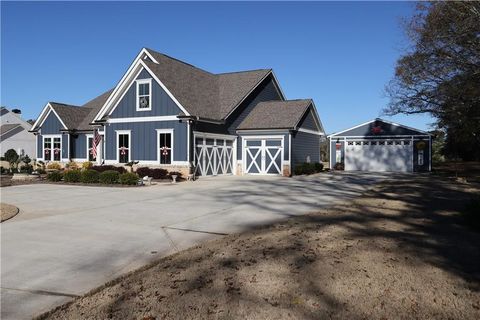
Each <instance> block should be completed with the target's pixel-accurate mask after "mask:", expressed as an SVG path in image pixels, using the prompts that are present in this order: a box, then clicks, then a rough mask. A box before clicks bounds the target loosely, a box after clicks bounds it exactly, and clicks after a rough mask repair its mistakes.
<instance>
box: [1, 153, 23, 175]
mask: <svg viewBox="0 0 480 320" xmlns="http://www.w3.org/2000/svg"><path fill="white" fill-rule="evenodd" d="M3 158H4V159H5V161H7V162H8V164H9V165H10V171H13V169H16V168H17V165H18V161H19V159H20V156H19V155H18V153H17V151H15V149H8V150H7V152H5V155H4V156H3Z"/></svg>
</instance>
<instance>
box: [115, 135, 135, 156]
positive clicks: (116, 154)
mask: <svg viewBox="0 0 480 320" xmlns="http://www.w3.org/2000/svg"><path fill="white" fill-rule="evenodd" d="M115 133H116V141H117V143H116V145H115V146H116V148H115V159H116V161H117V163H118V164H120V158H119V154H118V149H119V140H118V139H119V136H120V135H121V134H128V162H130V161H133V160H132V130H115ZM122 164H123V163H122Z"/></svg>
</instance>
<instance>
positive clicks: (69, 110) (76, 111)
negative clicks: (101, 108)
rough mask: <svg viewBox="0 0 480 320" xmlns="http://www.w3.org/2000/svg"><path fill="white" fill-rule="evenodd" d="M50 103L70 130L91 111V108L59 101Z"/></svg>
mask: <svg viewBox="0 0 480 320" xmlns="http://www.w3.org/2000/svg"><path fill="white" fill-rule="evenodd" d="M49 104H50V106H51V107H52V109H53V110H54V111H55V113H56V114H57V116H58V117H59V118H60V119H61V120H62V121H63V123H64V124H65V126H66V129H68V130H72V129H75V128H76V127H77V126H78V124H80V122H81V121H82V120H83V119H84V118H85V117H86V116H87V115H88V114H89V113H90V111H91V109H89V108H81V107H79V106H74V105H69V104H64V103H59V102H50V103H49Z"/></svg>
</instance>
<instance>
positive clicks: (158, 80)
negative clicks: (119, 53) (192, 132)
mask: <svg viewBox="0 0 480 320" xmlns="http://www.w3.org/2000/svg"><path fill="white" fill-rule="evenodd" d="M140 64H141V65H142V66H143V67H144V68H145V69H146V70H147V71H148V72H149V73H150V75H152V77H153V79H155V81H157V83H158V84H159V85H160V87H162V89H163V90H164V91H165V92H166V93H167V94H168V96H169V97H170V99H172V100H173V102H175V104H176V105H177V106H178V107H179V108H180V110H182V111H183V113H185V115H186V116H190V113H189V112H188V111H187V109H185V108H184V107H183V106H182V104H181V103H180V102H179V101H178V100H177V99H176V98H175V97H174V96H173V94H172V93H171V92H170V90H168V89H167V87H166V86H165V85H164V84H163V82H162V81H160V79H158V78H157V76H156V75H155V73H153V71H152V70H150V68H149V67H147V65H146V64H145V63H144V62H143V61H140Z"/></svg>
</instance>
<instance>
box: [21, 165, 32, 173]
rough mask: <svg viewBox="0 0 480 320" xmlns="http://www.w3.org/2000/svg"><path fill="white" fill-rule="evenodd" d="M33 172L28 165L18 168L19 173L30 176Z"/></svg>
mask: <svg viewBox="0 0 480 320" xmlns="http://www.w3.org/2000/svg"><path fill="white" fill-rule="evenodd" d="M32 171H33V166H32V165H30V164H26V165H24V166H21V167H20V173H28V174H31V173H32Z"/></svg>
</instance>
